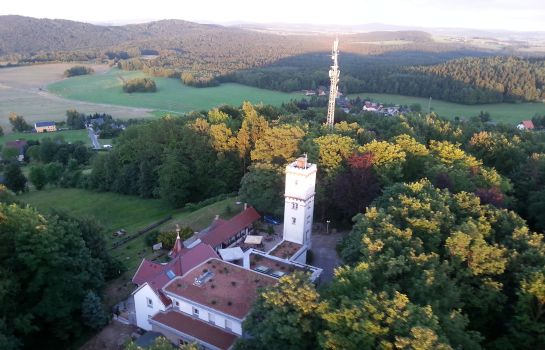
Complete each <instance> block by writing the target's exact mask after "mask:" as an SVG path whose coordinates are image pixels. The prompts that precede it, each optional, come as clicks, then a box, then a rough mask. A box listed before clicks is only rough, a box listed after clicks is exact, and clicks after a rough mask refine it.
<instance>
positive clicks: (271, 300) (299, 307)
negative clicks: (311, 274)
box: [235, 274, 323, 350]
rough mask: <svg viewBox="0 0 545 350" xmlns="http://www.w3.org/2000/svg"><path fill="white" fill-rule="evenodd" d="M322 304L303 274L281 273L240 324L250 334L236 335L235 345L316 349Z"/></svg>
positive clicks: (249, 347) (250, 347)
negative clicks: (237, 337)
mask: <svg viewBox="0 0 545 350" xmlns="http://www.w3.org/2000/svg"><path fill="white" fill-rule="evenodd" d="M321 308H323V305H322V304H321V303H320V301H319V294H318V293H317V292H316V290H315V288H314V286H313V285H312V284H311V283H310V282H309V281H308V278H307V276H306V275H299V274H292V275H289V276H286V277H283V278H281V279H280V280H279V282H278V284H277V285H276V286H274V287H272V288H270V289H269V290H266V291H264V292H263V293H262V294H261V295H260V296H259V298H258V300H257V301H256V303H255V304H254V306H253V308H252V311H251V312H250V314H249V315H248V316H247V317H246V320H245V321H244V324H243V327H244V330H245V331H246V332H248V333H249V334H250V335H251V337H248V338H246V339H239V341H238V342H237V343H236V345H235V349H255V350H259V349H273V350H274V349H279V350H280V349H286V350H290V349H294V350H295V349H301V350H304V349H315V348H316V347H317V345H318V344H317V338H316V329H317V325H318V323H319V312H320V309H321Z"/></svg>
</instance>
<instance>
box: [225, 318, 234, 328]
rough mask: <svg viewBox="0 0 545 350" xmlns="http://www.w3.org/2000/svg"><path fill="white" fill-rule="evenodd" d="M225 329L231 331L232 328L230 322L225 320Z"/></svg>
mask: <svg viewBox="0 0 545 350" xmlns="http://www.w3.org/2000/svg"><path fill="white" fill-rule="evenodd" d="M225 328H227V329H232V328H233V325H232V323H231V320H228V319H225Z"/></svg>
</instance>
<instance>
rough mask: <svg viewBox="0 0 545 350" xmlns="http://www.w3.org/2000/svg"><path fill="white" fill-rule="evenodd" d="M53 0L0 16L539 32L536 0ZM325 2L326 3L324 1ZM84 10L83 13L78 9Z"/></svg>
mask: <svg viewBox="0 0 545 350" xmlns="http://www.w3.org/2000/svg"><path fill="white" fill-rule="evenodd" d="M81 4H82V5H81V6H74V1H67V0H57V1H49V2H47V3H44V2H42V1H38V0H29V1H26V2H24V3H18V2H9V3H6V4H3V5H2V8H0V15H21V16H29V17H36V18H51V19H67V20H74V21H83V22H88V23H95V24H115V25H121V24H129V23H144V22H150V21H157V20H163V19H181V20H187V21H192V22H199V23H215V24H225V25H229V24H237V23H243V24H251V23H256V24H287V25H290V24H309V25H339V26H355V25H368V24H385V25H392V26H402V27H420V28H453V29H456V28H460V29H480V30H505V31H516V32H521V31H545V21H543V18H545V3H543V2H542V0H519V1H516V2H515V1H512V0H497V1H494V3H493V4H490V2H489V1H486V0H458V1H453V0H447V1H441V2H440V3H437V1H433V0H413V1H410V2H408V1H404V0H385V1H382V2H381V3H367V4H365V3H362V2H361V1H354V0H339V1H337V2H336V4H335V6H334V7H333V8H331V7H328V6H326V5H325V4H324V5H322V4H319V3H317V2H313V3H311V4H308V3H304V2H301V1H299V2H297V1H288V0H277V1H275V2H273V3H266V4H262V3H259V2H257V1H256V2H252V3H246V2H244V1H242V0H232V1H230V2H224V1H215V0H201V1H200V2H198V3H190V4H188V3H174V4H173V3H170V2H168V1H166V0H156V1H155V2H154V4H153V7H152V6H150V4H145V5H140V4H135V3H132V2H131V3H129V2H128V1H117V2H111V1H105V0H96V1H94V2H93V3H92V4H91V5H90V4H89V3H87V2H86V3H83V2H82V3H81ZM326 4H327V3H326ZM82 8H84V10H82Z"/></svg>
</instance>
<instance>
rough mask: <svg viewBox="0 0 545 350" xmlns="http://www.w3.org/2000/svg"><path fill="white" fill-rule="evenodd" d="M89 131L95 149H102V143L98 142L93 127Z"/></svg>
mask: <svg viewBox="0 0 545 350" xmlns="http://www.w3.org/2000/svg"><path fill="white" fill-rule="evenodd" d="M87 131H89V138H90V139H91V142H92V143H93V148H94V149H100V143H99V142H98V139H97V135H96V134H95V131H94V130H93V127H91V126H90V127H88V128H87Z"/></svg>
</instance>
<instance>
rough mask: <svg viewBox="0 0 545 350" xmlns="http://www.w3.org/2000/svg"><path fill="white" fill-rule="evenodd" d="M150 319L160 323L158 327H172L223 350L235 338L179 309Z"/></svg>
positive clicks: (232, 342)
mask: <svg viewBox="0 0 545 350" xmlns="http://www.w3.org/2000/svg"><path fill="white" fill-rule="evenodd" d="M151 319H152V321H155V322H157V323H159V324H160V325H158V327H161V325H164V326H167V327H169V328H173V329H175V330H177V331H178V332H182V333H184V334H187V335H189V336H191V337H194V338H197V339H199V340H201V341H203V342H205V343H208V344H210V345H213V346H215V347H217V348H220V349H224V350H227V349H230V348H231V347H232V346H233V344H234V342H235V340H237V336H236V335H234V334H232V333H228V332H226V331H223V330H221V329H220V328H218V327H215V326H212V325H209V324H207V323H205V322H203V321H200V320H197V319H195V318H193V317H190V316H187V315H184V314H183V313H181V312H179V311H174V310H171V311H168V312H159V313H158V314H156V315H155V316H153V317H152V318H151Z"/></svg>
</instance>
